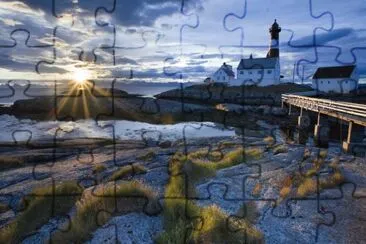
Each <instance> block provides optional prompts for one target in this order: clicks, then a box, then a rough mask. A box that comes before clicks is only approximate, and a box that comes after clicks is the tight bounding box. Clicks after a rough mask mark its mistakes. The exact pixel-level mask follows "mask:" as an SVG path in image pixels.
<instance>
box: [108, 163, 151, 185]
mask: <svg viewBox="0 0 366 244" xmlns="http://www.w3.org/2000/svg"><path fill="white" fill-rule="evenodd" d="M146 172H147V169H146V168H145V167H144V166H143V165H141V164H139V163H135V164H132V165H126V166H123V167H121V168H120V169H118V170H116V171H114V172H113V174H112V175H111V176H110V177H109V179H108V181H116V180H120V179H124V178H127V177H130V176H133V175H134V174H144V173H146Z"/></svg>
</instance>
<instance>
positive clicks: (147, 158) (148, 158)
mask: <svg viewBox="0 0 366 244" xmlns="http://www.w3.org/2000/svg"><path fill="white" fill-rule="evenodd" d="M155 157H156V153H155V152H153V151H149V152H147V153H146V154H144V155H142V156H139V157H137V158H136V159H138V160H142V161H151V160H153V159H154V158H155Z"/></svg>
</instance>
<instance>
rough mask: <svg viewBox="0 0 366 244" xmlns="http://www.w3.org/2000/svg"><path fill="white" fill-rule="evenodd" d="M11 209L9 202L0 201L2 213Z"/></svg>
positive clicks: (0, 212)
mask: <svg viewBox="0 0 366 244" xmlns="http://www.w3.org/2000/svg"><path fill="white" fill-rule="evenodd" d="M8 210H10V207H9V205H8V204H5V203H0V214H2V213H5V212H7V211H8Z"/></svg>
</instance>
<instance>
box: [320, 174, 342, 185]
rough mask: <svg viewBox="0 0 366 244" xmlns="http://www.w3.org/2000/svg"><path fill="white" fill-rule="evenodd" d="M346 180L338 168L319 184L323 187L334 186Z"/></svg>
mask: <svg viewBox="0 0 366 244" xmlns="http://www.w3.org/2000/svg"><path fill="white" fill-rule="evenodd" d="M343 182H344V176H343V174H342V173H341V171H339V170H336V171H335V172H334V173H333V174H332V175H331V176H329V177H328V178H326V179H321V180H320V182H319V184H320V188H321V189H326V188H333V187H335V186H338V185H340V184H341V183H343Z"/></svg>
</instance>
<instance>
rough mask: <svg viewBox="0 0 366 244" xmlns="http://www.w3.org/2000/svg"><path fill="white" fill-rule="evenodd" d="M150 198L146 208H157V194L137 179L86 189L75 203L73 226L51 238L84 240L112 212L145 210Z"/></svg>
mask: <svg viewBox="0 0 366 244" xmlns="http://www.w3.org/2000/svg"><path fill="white" fill-rule="evenodd" d="M147 202H148V203H149V205H148V206H147V208H149V209H154V208H156V207H157V204H158V202H157V198H156V194H155V193H154V191H153V190H152V189H151V188H149V187H147V186H145V185H143V184H142V183H140V182H138V181H130V182H124V183H120V184H117V185H115V184H107V185H105V186H103V187H98V188H97V189H96V190H95V191H93V192H86V193H84V194H83V197H82V198H81V200H80V201H78V202H77V203H76V214H75V215H74V216H73V217H72V219H71V225H70V229H69V230H68V231H67V232H62V231H57V232H55V233H54V234H53V236H52V242H53V243H82V242H85V241H86V240H88V239H89V238H90V237H91V233H92V232H93V231H95V230H96V229H97V228H98V227H99V226H101V225H103V224H105V223H106V222H107V221H108V220H109V219H110V218H111V217H112V216H114V215H121V214H127V213H130V212H139V211H143V210H144V206H145V204H146V203H147Z"/></svg>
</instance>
